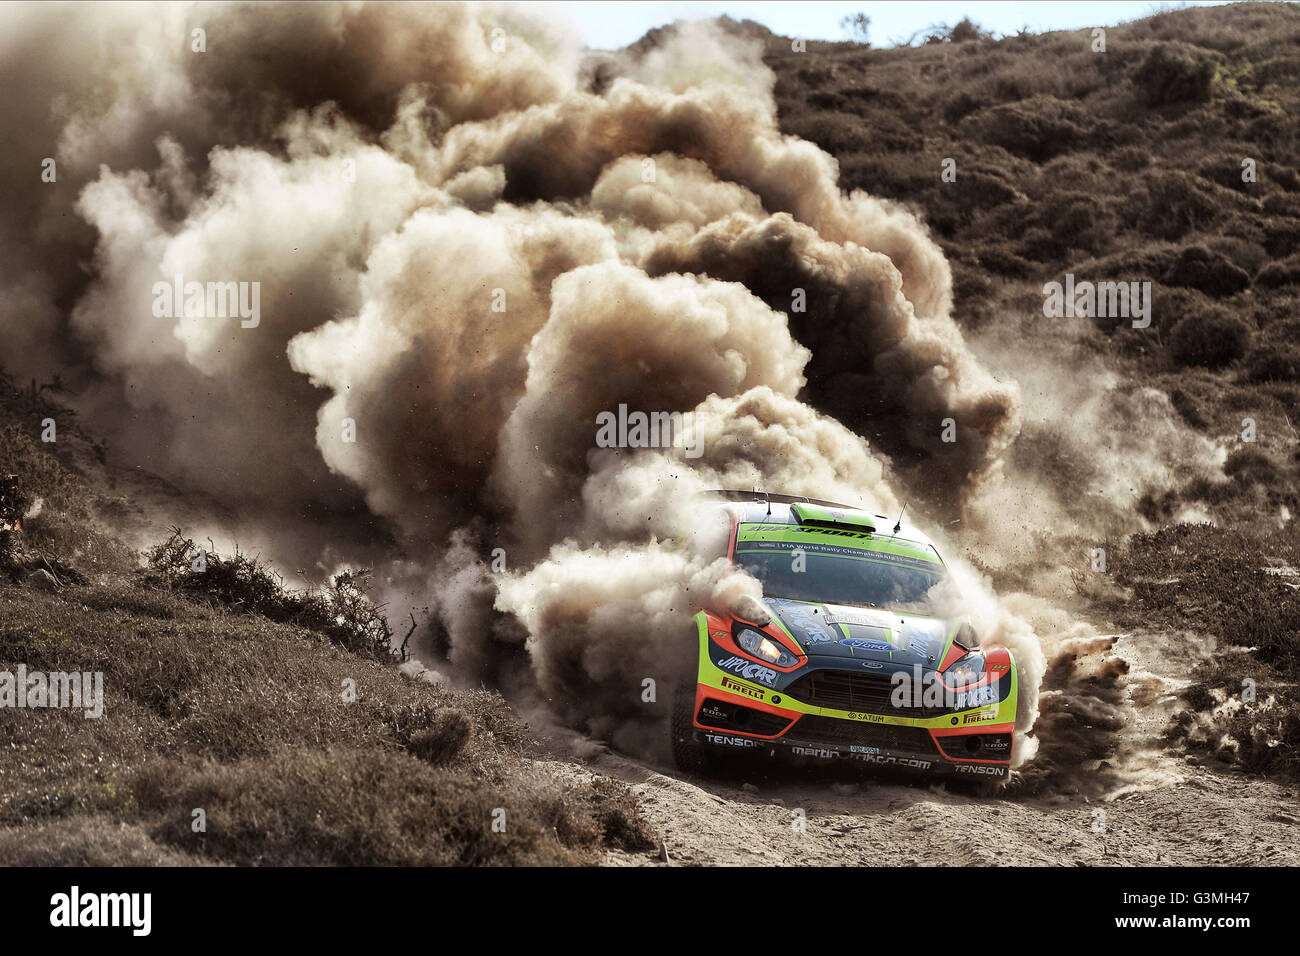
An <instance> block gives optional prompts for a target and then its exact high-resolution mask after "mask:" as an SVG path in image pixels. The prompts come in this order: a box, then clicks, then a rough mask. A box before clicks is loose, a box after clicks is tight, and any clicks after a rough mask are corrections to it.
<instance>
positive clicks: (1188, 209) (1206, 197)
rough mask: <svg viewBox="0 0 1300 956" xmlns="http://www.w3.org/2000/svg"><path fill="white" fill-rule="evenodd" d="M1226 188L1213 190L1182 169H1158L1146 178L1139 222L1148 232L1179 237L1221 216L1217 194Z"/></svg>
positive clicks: (1165, 237)
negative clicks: (1143, 202)
mask: <svg viewBox="0 0 1300 956" xmlns="http://www.w3.org/2000/svg"><path fill="white" fill-rule="evenodd" d="M1226 192H1227V191H1226V190H1221V191H1220V192H1219V193H1217V194H1216V192H1215V191H1214V190H1213V188H1212V187H1207V186H1205V185H1204V184H1203V183H1202V182H1201V181H1198V179H1197V177H1195V176H1193V175H1191V174H1190V173H1186V172H1183V171H1182V170H1168V171H1165V170H1161V171H1159V172H1157V173H1156V174H1155V175H1153V176H1151V177H1149V178H1148V180H1147V184H1146V193H1147V195H1146V202H1145V204H1144V206H1143V209H1142V214H1141V223H1140V225H1141V226H1142V229H1143V231H1144V232H1146V233H1148V234H1149V235H1152V236H1156V237H1158V238H1161V239H1179V238H1181V237H1183V236H1185V235H1186V234H1187V233H1188V232H1191V231H1193V230H1195V229H1200V228H1202V227H1204V226H1208V225H1210V224H1211V223H1213V222H1215V220H1217V219H1219V218H1221V217H1222V216H1223V214H1224V213H1225V211H1226V208H1225V204H1224V203H1223V202H1222V201H1221V199H1220V197H1221V196H1222V195H1223V194H1224V193H1226ZM1228 195H1231V194H1228Z"/></svg>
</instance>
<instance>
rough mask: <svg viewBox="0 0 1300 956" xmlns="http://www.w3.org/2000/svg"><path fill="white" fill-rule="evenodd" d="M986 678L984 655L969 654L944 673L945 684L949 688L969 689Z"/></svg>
mask: <svg viewBox="0 0 1300 956" xmlns="http://www.w3.org/2000/svg"><path fill="white" fill-rule="evenodd" d="M983 676H984V655H983V654H967V655H966V656H965V657H963V658H962V659H961V660H959V661H958V662H957V663H956V664H953V665H952V667H949V668H948V669H947V670H946V671H944V672H943V682H944V683H945V684H947V685H948V686H949V687H953V688H961V687H969V686H970V685H971V684H976V683H979V681H980V679H981V678H983Z"/></svg>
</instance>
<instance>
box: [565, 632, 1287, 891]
mask: <svg viewBox="0 0 1300 956" xmlns="http://www.w3.org/2000/svg"><path fill="white" fill-rule="evenodd" d="M1116 651H1117V652H1119V653H1122V654H1123V656H1124V657H1125V658H1126V659H1127V660H1129V661H1130V662H1131V663H1132V664H1133V665H1134V673H1133V674H1132V675H1131V678H1130V685H1129V689H1130V694H1131V697H1132V699H1133V701H1135V703H1134V706H1133V711H1132V714H1131V716H1130V721H1129V725H1128V727H1127V729H1126V731H1125V744H1126V755H1125V758H1124V763H1123V765H1122V767H1121V776H1122V777H1123V779H1124V780H1125V783H1124V784H1123V785H1122V786H1120V787H1118V788H1111V789H1110V790H1109V791H1108V792H1104V793H1101V794H1100V795H1098V796H1092V797H1089V796H1085V795H1084V794H1082V793H1079V792H1067V791H1069V790H1070V789H1071V788H1070V787H1068V786H1066V787H1063V788H1062V792H1060V793H1056V794H1054V795H1051V796H1039V797H1014V796H1012V797H993V798H978V797H974V796H968V795H965V794H962V793H957V792H950V791H948V790H947V789H946V788H945V787H943V786H942V785H930V786H927V785H926V784H925V783H924V782H916V783H905V782H895V781H881V780H878V779H872V778H870V777H867V776H863V775H860V774H859V775H856V776H850V775H849V774H842V773H840V774H837V773H831V772H825V773H816V774H814V773H810V772H807V771H803V772H801V771H798V770H795V769H793V768H789V769H785V770H783V771H781V772H770V771H769V768H767V767H763V768H758V767H756V768H755V771H754V772H753V774H752V775H747V774H745V773H743V772H742V773H739V774H737V775H735V776H734V777H731V778H728V779H725V780H705V779H690V778H687V777H685V776H684V775H682V774H679V773H677V772H676V771H673V770H670V769H667V768H659V769H656V768H651V767H647V766H646V765H644V764H641V763H638V762H637V761H635V760H633V759H630V758H628V757H625V756H622V755H619V754H615V753H611V752H605V753H603V754H601V755H600V756H599V757H596V758H594V759H592V760H590V761H588V762H587V763H586V764H585V766H578V765H575V764H573V763H567V762H561V761H554V762H553V763H552V768H551V769H553V770H554V771H555V772H556V773H558V774H561V775H565V776H572V775H575V774H582V773H596V774H600V775H604V776H609V777H614V778H616V779H619V780H623V781H625V782H626V783H628V784H629V785H630V786H631V788H632V790H633V792H634V793H635V794H636V795H637V797H638V799H639V800H640V803H641V810H642V813H643V815H644V816H645V819H646V821H647V822H648V823H649V824H650V826H651V827H652V828H653V829H654V830H655V832H656V833H657V834H658V836H659V838H660V840H661V841H662V842H663V845H664V848H665V849H666V851H667V854H666V855H667V863H668V865H696V866H734V865H773V866H788V865H796V866H798V865H813V866H845V865H850V866H913V865H915V866H943V865H949V866H951V865H976V866H979V865H990V866H1081V865H1082V866H1156V865H1163V866H1196V865H1201V866H1295V865H1300V845H1297V844H1298V842H1300V841H1298V840H1297V838H1298V837H1300V794H1298V793H1296V792H1295V791H1294V790H1291V789H1288V788H1285V787H1282V786H1278V785H1276V784H1273V783H1270V782H1267V781H1262V780H1260V779H1259V778H1256V777H1252V776H1248V775H1246V774H1244V773H1240V772H1237V771H1234V770H1230V769H1226V768H1224V767H1223V766H1222V765H1220V764H1218V763H1216V762H1215V761H1213V760H1203V759H1201V758H1195V757H1193V758H1186V757H1184V756H1182V755H1180V754H1175V753H1171V752H1169V751H1168V749H1167V746H1166V745H1165V744H1164V743H1163V741H1162V740H1161V739H1160V732H1161V730H1162V729H1163V728H1164V726H1166V724H1167V720H1168V714H1169V713H1170V711H1171V710H1172V709H1173V707H1174V706H1176V705H1177V704H1176V697H1175V693H1176V691H1177V690H1178V689H1179V688H1180V687H1181V685H1182V683H1183V682H1184V677H1185V674H1186V672H1187V671H1188V670H1189V669H1190V667H1191V663H1192V661H1193V660H1194V657H1195V656H1196V655H1189V654H1187V653H1186V651H1187V642H1186V641H1184V640H1182V639H1181V638H1180V637H1179V636H1178V635H1174V634H1144V635H1136V636H1134V635H1125V636H1123V637H1121V639H1120V640H1119V641H1118V642H1117V644H1116ZM1198 651H1199V653H1200V654H1206V653H1211V652H1212V649H1211V648H1208V647H1201V648H1199V649H1198ZM751 781H752V782H751ZM796 810H802V811H803V816H804V818H805V819H806V829H805V830H804V831H803V832H802V833H800V832H799V831H798V829H797V828H796V826H795V822H796V814H795V811H796ZM663 855H664V854H663V853H662V852H660V853H655V854H629V853H623V852H610V853H609V854H607V856H606V858H605V863H606V864H608V865H615V866H636V865H664V863H665V861H664V860H663Z"/></svg>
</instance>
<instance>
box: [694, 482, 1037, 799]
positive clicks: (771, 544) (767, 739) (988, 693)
mask: <svg viewBox="0 0 1300 956" xmlns="http://www.w3.org/2000/svg"><path fill="white" fill-rule="evenodd" d="M711 497H715V498H718V499H721V500H720V501H719V502H718V504H717V509H718V510H717V514H716V517H717V519H718V520H719V521H720V522H723V523H725V524H724V527H722V528H720V530H723V531H725V535H726V537H725V540H726V548H727V557H728V558H729V559H730V560H731V561H732V562H734V563H735V564H736V565H738V566H739V567H741V568H743V569H744V570H745V571H747V572H748V573H749V574H751V575H753V576H754V577H755V578H757V579H758V580H759V582H760V583H761V584H762V587H763V597H762V600H761V601H760V600H754V599H752V598H751V599H748V600H746V601H742V602H741V603H740V604H739V605H738V606H737V607H735V608H733V609H732V610H731V611H730V612H729V613H726V614H720V613H714V612H710V611H700V612H699V613H697V614H696V615H695V616H694V626H693V628H692V630H691V633H690V635H689V637H688V640H689V641H690V642H691V643H692V644H693V645H695V646H694V647H693V648H692V649H691V650H690V652H689V657H690V658H691V659H692V660H693V665H694V666H693V667H692V666H689V665H688V671H687V677H686V679H685V680H684V682H683V683H682V684H680V685H679V687H678V688H677V691H676V694H675V696H674V701H673V715H672V728H671V733H672V745H673V756H674V759H675V761H676V763H677V765H678V767H679V768H680V769H682V770H685V771H687V772H691V773H707V772H709V771H710V770H714V769H717V767H718V765H719V763H720V762H721V761H720V760H719V759H718V758H719V757H721V756H723V755H725V754H728V753H731V754H736V755H741V754H747V755H751V756H755V757H756V756H757V755H759V754H763V755H771V756H776V755H784V756H788V757H792V758H797V759H799V760H813V761H859V762H862V763H864V764H870V765H876V766H880V767H891V768H897V769H900V770H905V771H908V772H918V773H936V774H947V775H952V776H954V777H960V778H964V779H967V780H970V781H971V782H972V783H975V784H977V787H976V789H979V790H985V791H987V790H989V789H995V788H996V786H997V785H998V783H999V782H1001V781H1005V779H1006V778H1007V776H1008V774H1009V773H1010V768H1011V757H1012V746H1013V741H1014V734H1013V731H1014V728H1015V720H1016V695H1017V675H1016V662H1015V659H1014V658H1013V657H1012V655H1011V652H1010V651H1009V650H1007V649H1006V648H1004V647H997V646H988V645H985V646H981V645H980V644H979V643H978V641H977V638H976V635H975V633H974V632H973V631H972V629H971V626H970V624H969V623H968V622H966V621H964V620H962V619H960V617H958V618H957V619H953V618H952V617H951V610H952V608H951V606H950V605H951V602H950V601H948V602H945V603H946V604H948V606H947V607H945V608H944V610H945V611H947V612H948V614H947V616H942V617H940V616H935V613H936V611H935V607H936V604H935V595H937V594H941V593H944V587H943V586H944V585H945V578H946V570H945V567H944V563H943V559H942V558H940V556H939V553H938V551H936V550H935V547H934V545H933V544H932V543H931V542H930V541H929V540H928V539H927V538H926V537H925V536H924V535H922V534H921V533H919V532H918V531H916V530H915V529H913V528H909V527H904V526H903V524H902V521H901V518H900V519H899V520H898V521H894V520H893V519H889V518H884V517H882V516H880V515H873V514H869V513H867V512H864V511H861V510H858V509H855V508H850V507H846V506H843V505H837V504H835V503H833V502H828V501H819V500H815V499H807V498H793V497H789V496H780V495H763V494H758V495H755V494H753V493H739V492H714V493H711ZM737 499H746V500H737ZM692 672H693V673H692ZM724 759H725V758H724Z"/></svg>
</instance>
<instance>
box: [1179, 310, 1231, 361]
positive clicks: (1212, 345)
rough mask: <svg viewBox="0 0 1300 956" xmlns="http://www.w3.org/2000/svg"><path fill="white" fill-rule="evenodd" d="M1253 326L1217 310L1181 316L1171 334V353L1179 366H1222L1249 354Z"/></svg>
mask: <svg viewBox="0 0 1300 956" xmlns="http://www.w3.org/2000/svg"><path fill="white" fill-rule="evenodd" d="M1249 342H1250V327H1249V326H1248V325H1246V323H1245V322H1243V321H1241V319H1238V318H1237V317H1236V316H1233V315H1229V314H1228V313H1226V312H1224V311H1221V310H1216V311H1211V312H1207V313H1203V314H1200V315H1189V316H1186V317H1184V318H1183V319H1181V320H1180V321H1179V322H1178V324H1177V325H1175V326H1174V328H1173V331H1172V332H1170V334H1169V353H1170V355H1171V356H1172V357H1173V359H1174V361H1175V362H1177V363H1178V364H1179V365H1183V366H1188V365H1200V366H1204V367H1206V368H1221V367H1222V366H1224V365H1227V364H1229V363H1231V362H1235V361H1236V360H1237V359H1239V358H1241V357H1242V356H1243V355H1244V354H1245V353H1246V346H1247V344H1248V343H1249Z"/></svg>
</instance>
